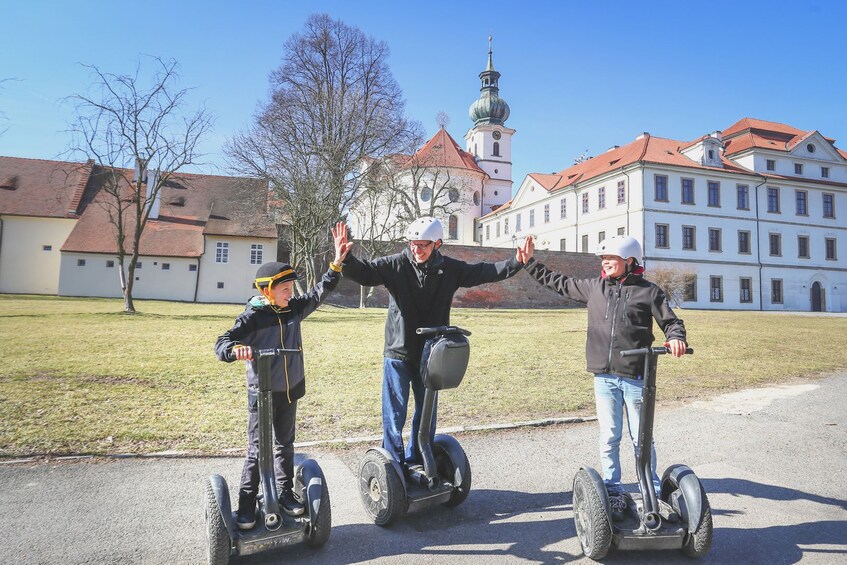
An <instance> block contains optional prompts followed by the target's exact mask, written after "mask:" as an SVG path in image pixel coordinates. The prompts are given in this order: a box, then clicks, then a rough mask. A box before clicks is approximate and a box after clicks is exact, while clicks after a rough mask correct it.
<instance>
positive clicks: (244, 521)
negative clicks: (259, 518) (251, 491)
mask: <svg viewBox="0 0 847 565" xmlns="http://www.w3.org/2000/svg"><path fill="white" fill-rule="evenodd" d="M235 523H236V525H238V529H239V530H249V529H251V528H252V527H253V526H255V525H256V499H255V498H242V499H239V501H238V512H236V515H235Z"/></svg>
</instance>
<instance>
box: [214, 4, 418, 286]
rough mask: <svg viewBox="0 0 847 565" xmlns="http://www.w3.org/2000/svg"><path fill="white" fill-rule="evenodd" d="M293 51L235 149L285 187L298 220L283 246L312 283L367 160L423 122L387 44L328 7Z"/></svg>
mask: <svg viewBox="0 0 847 565" xmlns="http://www.w3.org/2000/svg"><path fill="white" fill-rule="evenodd" d="M284 51H285V54H284V56H283V62H282V64H281V66H280V67H279V68H278V69H277V70H275V71H274V72H273V73H272V74H271V77H270V80H271V88H272V94H271V97H270V100H268V101H267V102H266V103H265V104H264V105H263V107H262V108H260V110H259V112H258V114H257V116H256V117H255V121H254V123H253V125H252V126H251V127H250V128H249V129H248V130H247V131H246V132H244V133H241V134H239V135H236V136H235V137H234V138H233V139H231V140H230V142H229V143H228V144H227V153H228V154H229V156H230V158H231V164H232V167H233V168H234V169H235V170H237V171H239V172H240V173H242V174H248V175H255V176H259V177H261V178H263V179H266V180H267V181H268V183H269V185H270V186H271V188H272V189H273V190H274V191H275V193H276V196H277V198H278V199H279V200H280V201H281V203H282V205H283V206H284V207H285V211H284V213H285V216H286V217H287V219H288V225H287V226H286V228H287V229H284V230H282V232H283V233H284V234H286V235H285V237H286V239H287V241H285V242H283V244H287V246H288V247H289V249H290V251H291V262H292V263H293V264H294V265H295V266H296V267H300V268H302V269H303V270H305V272H306V275H307V280H306V283H307V285H311V284H313V282H314V280H315V273H316V268H317V263H318V261H319V260H321V259H322V258H323V255H324V254H325V252H326V251H327V250H328V249H329V247H330V246H329V236H328V234H329V229H330V227H331V226H332V225H333V223H335V222H336V221H337V220H339V219H340V218H342V216H343V212H344V210H346V209H348V208H349V206H350V203H351V200H352V198H353V196H354V195H355V194H356V192H357V191H358V188H359V185H360V183H361V180H362V174H363V172H362V168H361V164H362V162H363V160H364V159H365V158H366V157H373V158H377V159H379V158H381V157H383V156H385V155H389V154H391V153H395V152H397V151H398V149H399V148H402V147H404V146H406V145H407V144H408V139H409V138H410V137H413V136H414V135H416V134H417V132H418V130H419V129H420V126H419V125H418V124H417V122H411V121H409V120H407V119H406V118H405V117H404V106H405V102H404V100H403V97H402V93H401V91H400V88H399V86H398V85H397V82H396V81H395V80H394V76H393V75H392V73H391V71H390V69H389V67H388V64H387V58H388V47H387V46H386V44H385V43H384V42H381V41H376V40H375V39H373V38H371V37H368V36H366V35H365V34H364V33H363V32H362V31H361V30H359V29H358V28H355V27H351V26H348V25H347V24H345V23H344V22H341V21H339V20H334V19H331V18H330V17H329V16H327V15H324V14H320V15H312V16H310V17H309V18H308V20H307V21H306V25H305V27H304V28H303V30H302V31H300V32H299V33H295V34H294V35H292V36H291V37H290V38H289V39H288V40H287V41H286V43H285V46H284Z"/></svg>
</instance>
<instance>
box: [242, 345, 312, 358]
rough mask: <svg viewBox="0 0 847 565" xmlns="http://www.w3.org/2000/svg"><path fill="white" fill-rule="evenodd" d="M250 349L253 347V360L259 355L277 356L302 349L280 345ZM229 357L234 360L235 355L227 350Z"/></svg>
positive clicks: (299, 351) (300, 351)
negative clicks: (284, 347)
mask: <svg viewBox="0 0 847 565" xmlns="http://www.w3.org/2000/svg"><path fill="white" fill-rule="evenodd" d="M252 349H253V359H254V360H258V359H259V358H260V357H278V356H280V355H283V354H285V353H303V351H302V350H300V349H282V348H281V347H277V348H273V347H271V348H267V349H256V348H252ZM229 357H230V359H232V360H235V355H234V354H233V353H232V351H230V352H229Z"/></svg>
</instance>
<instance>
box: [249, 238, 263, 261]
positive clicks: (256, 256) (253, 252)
mask: <svg viewBox="0 0 847 565" xmlns="http://www.w3.org/2000/svg"><path fill="white" fill-rule="evenodd" d="M264 250H265V246H264V245H263V244H261V243H251V244H250V264H251V265H261V264H262V257H263V255H264Z"/></svg>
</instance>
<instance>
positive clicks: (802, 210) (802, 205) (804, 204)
mask: <svg viewBox="0 0 847 565" xmlns="http://www.w3.org/2000/svg"><path fill="white" fill-rule="evenodd" d="M794 202H795V209H796V211H797V215H798V216H808V215H809V193H808V192H806V191H805V190H795V191H794Z"/></svg>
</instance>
